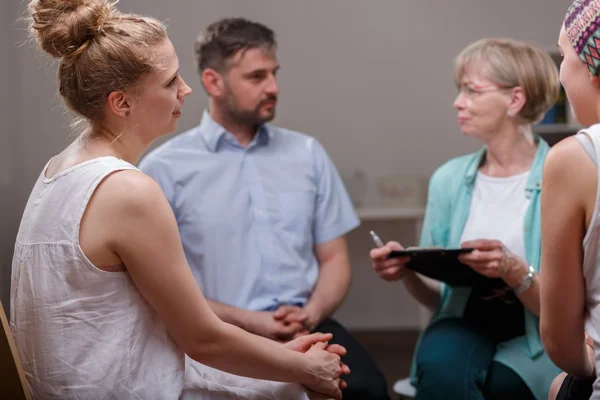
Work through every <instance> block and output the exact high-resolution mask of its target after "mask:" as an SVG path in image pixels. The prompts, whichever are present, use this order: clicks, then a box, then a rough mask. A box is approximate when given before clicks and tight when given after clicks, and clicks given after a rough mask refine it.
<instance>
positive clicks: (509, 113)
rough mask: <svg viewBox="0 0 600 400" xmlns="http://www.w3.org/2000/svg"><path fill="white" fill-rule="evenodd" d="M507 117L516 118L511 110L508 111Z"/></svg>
mask: <svg viewBox="0 0 600 400" xmlns="http://www.w3.org/2000/svg"><path fill="white" fill-rule="evenodd" d="M506 115H508V116H509V117H514V116H515V113H514V112H512V111H511V110H508V112H507V113H506Z"/></svg>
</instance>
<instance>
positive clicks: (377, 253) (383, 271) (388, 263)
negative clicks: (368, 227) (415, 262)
mask: <svg viewBox="0 0 600 400" xmlns="http://www.w3.org/2000/svg"><path fill="white" fill-rule="evenodd" d="M370 234H371V237H372V238H373V242H375V245H376V246H377V248H374V249H371V252H370V253H369V255H370V256H371V260H372V261H373V269H374V270H375V272H377V274H378V275H379V277H380V278H381V279H383V280H386V281H389V282H391V281H397V280H399V279H402V277H403V276H404V274H405V273H406V263H408V262H409V261H410V257H408V256H406V257H397V258H388V256H389V254H390V253H391V252H392V250H403V249H404V247H402V245H401V244H400V243H398V242H388V243H387V244H384V243H383V241H382V240H381V239H380V238H379V236H377V234H376V233H375V232H373V231H371V232H370Z"/></svg>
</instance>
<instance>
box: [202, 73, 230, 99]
mask: <svg viewBox="0 0 600 400" xmlns="http://www.w3.org/2000/svg"><path fill="white" fill-rule="evenodd" d="M200 78H201V79H202V86H204V89H205V90H206V92H207V93H208V95H209V96H210V97H217V98H218V97H222V96H223V93H224V92H225V80H224V77H223V75H222V74H221V73H220V72H218V71H216V70H214V69H212V68H206V69H205V70H204V71H202V74H201V75H200Z"/></svg>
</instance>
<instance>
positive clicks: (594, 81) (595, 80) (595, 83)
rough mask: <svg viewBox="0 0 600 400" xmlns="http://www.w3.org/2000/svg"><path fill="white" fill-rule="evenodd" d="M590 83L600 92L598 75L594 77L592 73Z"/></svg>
mask: <svg viewBox="0 0 600 400" xmlns="http://www.w3.org/2000/svg"><path fill="white" fill-rule="evenodd" d="M590 82H591V84H592V86H593V87H594V88H595V89H596V90H600V77H598V75H592V74H591V73H590Z"/></svg>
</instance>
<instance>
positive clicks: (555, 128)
mask: <svg viewBox="0 0 600 400" xmlns="http://www.w3.org/2000/svg"><path fill="white" fill-rule="evenodd" d="M581 128H582V127H581V126H579V125H577V124H543V125H536V126H534V127H533V132H534V133H537V134H538V135H552V134H559V135H562V134H575V133H577V132H579V130H580V129H581Z"/></svg>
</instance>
